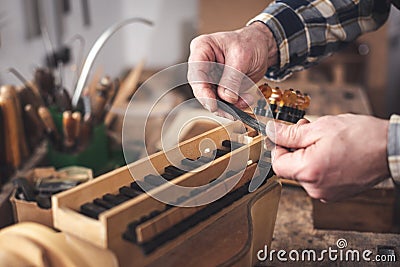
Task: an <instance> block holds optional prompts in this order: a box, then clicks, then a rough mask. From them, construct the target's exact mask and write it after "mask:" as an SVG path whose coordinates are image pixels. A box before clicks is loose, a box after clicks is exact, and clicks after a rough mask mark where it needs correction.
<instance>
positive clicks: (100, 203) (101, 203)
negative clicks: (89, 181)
mask: <svg viewBox="0 0 400 267" xmlns="http://www.w3.org/2000/svg"><path fill="white" fill-rule="evenodd" d="M93 203H94V204H96V205H97V206H101V207H103V208H105V209H112V208H113V207H115V206H117V205H115V204H112V203H110V202H107V201H105V200H104V199H101V198H96V199H95V200H93Z"/></svg>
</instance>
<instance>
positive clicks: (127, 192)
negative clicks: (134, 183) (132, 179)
mask: <svg viewBox="0 0 400 267" xmlns="http://www.w3.org/2000/svg"><path fill="white" fill-rule="evenodd" d="M119 192H120V193H121V194H123V195H124V196H127V197H130V198H134V197H137V196H139V195H141V194H142V193H143V192H142V191H137V190H135V189H133V188H131V187H128V186H123V187H121V188H120V189H119Z"/></svg>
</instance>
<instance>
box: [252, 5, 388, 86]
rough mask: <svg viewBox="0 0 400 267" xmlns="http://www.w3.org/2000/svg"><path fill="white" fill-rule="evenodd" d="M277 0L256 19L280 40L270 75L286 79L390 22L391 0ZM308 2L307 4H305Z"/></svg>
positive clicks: (267, 74)
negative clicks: (304, 0) (362, 35)
mask: <svg viewBox="0 0 400 267" xmlns="http://www.w3.org/2000/svg"><path fill="white" fill-rule="evenodd" d="M354 2H355V1H352V0H346V1H318V0H315V1H310V2H300V1H295V0H286V1H275V2H273V3H272V4H271V5H269V6H268V7H267V8H266V9H265V10H264V11H263V13H261V14H260V15H258V16H257V17H255V18H254V19H252V20H251V21H250V22H249V23H248V24H252V23H253V22H255V21H261V22H263V23H264V24H265V25H266V26H268V28H269V29H270V31H271V32H272V34H273V36H274V39H275V40H276V44H277V48H278V53H277V62H276V64H275V65H273V66H271V67H269V68H268V70H267V73H266V76H267V77H268V78H270V79H275V80H277V79H282V78H285V77H286V76H288V75H289V74H291V73H292V72H293V71H296V70H300V69H302V68H306V67H309V66H312V65H314V64H315V63H316V62H318V61H320V60H321V59H322V58H324V57H326V56H329V55H330V54H332V53H333V52H335V51H337V50H339V49H341V48H342V47H343V46H345V45H346V44H347V43H349V42H351V41H353V40H355V39H356V38H357V37H358V36H359V35H361V34H363V33H365V32H368V31H372V30H375V29H377V28H378V27H379V26H381V25H382V24H383V23H384V22H385V21H386V19H387V17H388V14H389V10H390V3H388V1H378V0H377V1H362V0H361V1H359V2H358V3H354ZM303 3H306V4H303Z"/></svg>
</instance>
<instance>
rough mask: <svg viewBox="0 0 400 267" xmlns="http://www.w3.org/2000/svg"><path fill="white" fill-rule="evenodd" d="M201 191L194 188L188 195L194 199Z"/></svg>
mask: <svg viewBox="0 0 400 267" xmlns="http://www.w3.org/2000/svg"><path fill="white" fill-rule="evenodd" d="M201 191H202V190H201V189H200V188H195V189H192V191H190V193H189V195H190V196H191V197H194V196H197V195H198V194H200V193H201Z"/></svg>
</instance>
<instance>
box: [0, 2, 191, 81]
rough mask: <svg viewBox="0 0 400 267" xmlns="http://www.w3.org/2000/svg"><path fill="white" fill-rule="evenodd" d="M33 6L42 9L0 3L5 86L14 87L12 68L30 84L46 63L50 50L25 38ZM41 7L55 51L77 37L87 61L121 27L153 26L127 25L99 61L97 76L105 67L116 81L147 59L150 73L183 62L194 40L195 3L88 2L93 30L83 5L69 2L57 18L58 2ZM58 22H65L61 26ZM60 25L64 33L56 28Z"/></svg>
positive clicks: (68, 77)
mask: <svg viewBox="0 0 400 267" xmlns="http://www.w3.org/2000/svg"><path fill="white" fill-rule="evenodd" d="M32 2H39V3H40V1H34V0H21V1H13V0H0V36H1V45H0V82H1V83H16V80H15V77H13V76H12V75H10V74H8V73H6V72H5V71H4V70H5V69H7V68H9V67H15V68H17V69H18V70H19V71H20V72H21V73H22V74H23V75H25V76H26V77H27V78H28V79H30V78H31V74H32V70H33V69H34V68H35V67H36V66H38V65H41V64H43V62H44V57H45V54H46V50H45V48H44V45H43V40H42V38H41V36H36V37H31V38H30V39H27V37H26V35H27V33H26V31H27V28H32V27H31V26H32V25H31V23H29V22H28V21H30V17H29V16H28V17H27V14H26V9H27V8H26V7H27V5H29V6H30V7H31V5H32ZM60 2H61V1H60ZM41 3H42V5H41V6H43V14H44V16H43V17H44V18H45V21H46V22H47V24H48V31H49V35H50V39H51V40H52V42H53V45H54V46H58V45H57V43H58V42H57V39H60V44H65V43H66V42H68V41H69V40H70V38H71V37H72V36H73V35H75V34H80V35H82V36H83V37H84V38H85V41H86V46H85V49H84V55H86V54H87V52H88V51H89V48H90V47H91V45H92V44H93V43H94V41H95V40H96V38H97V37H98V36H99V35H100V34H101V33H102V32H103V31H104V30H105V29H106V28H107V27H109V26H110V25H112V24H114V23H116V22H118V21H121V20H123V19H125V18H129V17H133V16H140V17H143V18H147V19H150V20H152V21H154V23H155V26H154V27H153V28H150V27H148V26H145V25H139V24H136V25H129V26H127V27H126V28H125V29H123V30H122V31H121V32H119V33H117V34H116V35H115V36H113V37H112V39H111V40H110V41H109V42H108V43H107V44H106V46H105V47H104V48H103V50H102V52H101V53H100V55H99V57H98V58H97V59H96V62H95V66H94V68H93V71H95V70H96V66H101V68H102V71H103V74H104V73H107V74H109V75H112V76H114V75H117V74H120V72H121V71H123V70H124V69H126V68H129V67H132V66H134V65H135V64H136V63H137V62H138V61H139V60H140V59H142V58H143V57H144V58H146V62H147V64H146V67H147V68H150V69H157V68H162V67H166V66H169V65H172V64H174V63H177V62H182V61H185V60H186V59H187V54H188V51H189V43H190V40H191V39H192V38H193V37H194V36H195V35H196V33H195V32H196V31H195V30H194V27H195V26H193V25H196V23H197V1H196V0H191V1H178V0H171V1H163V0H147V1H144V0H115V1H109V0H95V1H94V0H88V3H89V14H90V25H89V26H85V25H84V17H83V10H82V5H81V3H82V1H69V3H70V11H69V12H68V13H66V14H60V15H58V16H56V15H55V13H54V10H55V9H56V4H55V3H57V1H53V0H41ZM28 15H29V14H28ZM58 17H61V18H60V20H59V21H58V20H57V18H58ZM58 22H60V24H61V26H60V27H58V26H57V23H58ZM57 29H59V30H57ZM60 29H61V31H60ZM57 35H58V36H59V37H58V38H57ZM71 49H72V50H73V52H74V55H73V56H74V58H73V59H72V64H70V65H68V66H66V67H65V70H64V81H65V83H64V84H65V85H66V86H67V87H68V88H71V87H72V81H73V79H74V72H73V69H72V67H75V66H73V64H74V63H75V60H76V53H77V51H78V45H77V43H74V44H73V45H72V46H71Z"/></svg>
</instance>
